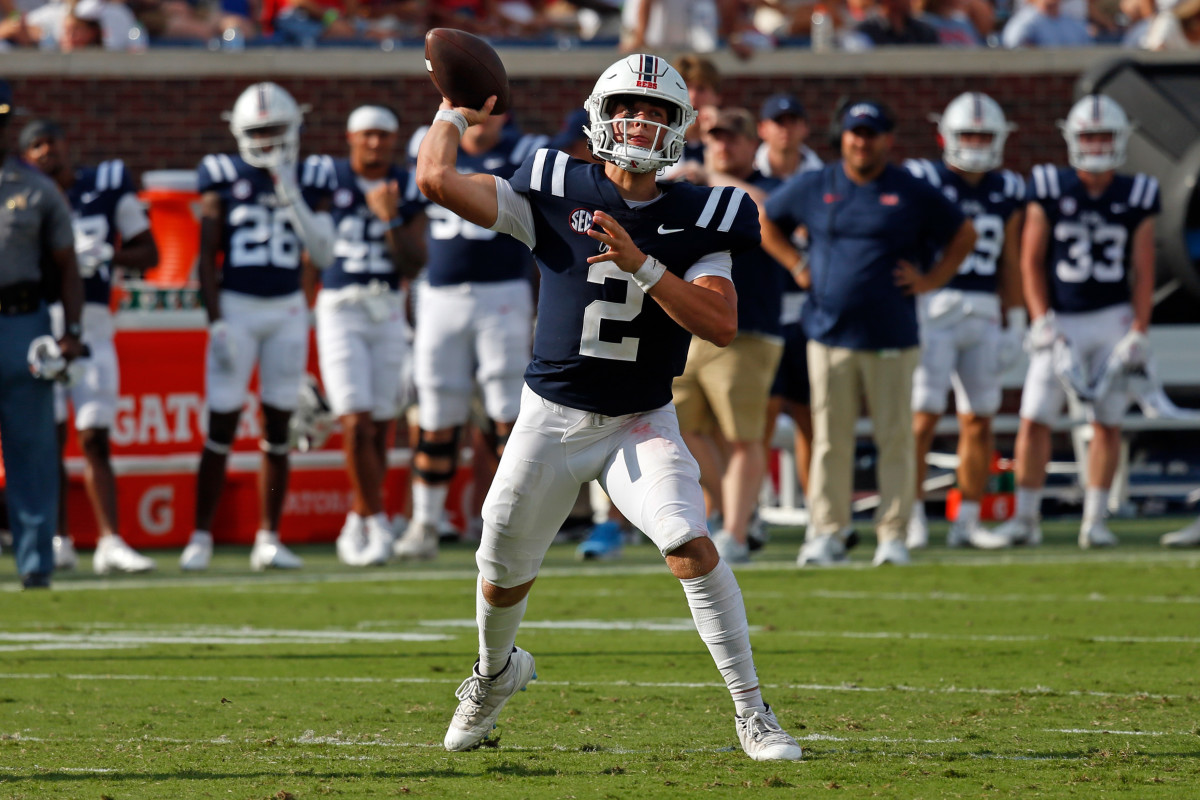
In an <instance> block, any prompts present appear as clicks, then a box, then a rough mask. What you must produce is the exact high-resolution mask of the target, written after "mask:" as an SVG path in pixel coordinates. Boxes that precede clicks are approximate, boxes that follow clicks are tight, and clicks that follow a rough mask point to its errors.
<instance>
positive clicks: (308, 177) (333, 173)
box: [300, 155, 338, 189]
mask: <svg viewBox="0 0 1200 800" xmlns="http://www.w3.org/2000/svg"><path fill="white" fill-rule="evenodd" d="M300 185H301V186H303V187H305V188H309V189H336V188H337V187H338V179H337V166H336V165H335V164H334V161H333V157H332V156H319V155H314V156H309V157H308V158H306V159H304V166H303V168H302V169H301V171H300Z"/></svg>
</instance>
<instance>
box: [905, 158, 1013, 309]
mask: <svg viewBox="0 0 1200 800" xmlns="http://www.w3.org/2000/svg"><path fill="white" fill-rule="evenodd" d="M904 165H905V166H906V167H908V171H909V172H911V173H912V174H913V175H916V176H917V177H918V178H922V179H924V180H927V181H929V183H930V184H931V185H933V186H936V187H937V188H938V189H941V191H942V194H944V195H946V198H947V199H948V200H949V201H950V202H952V203H957V204H958V207H959V208H961V209H962V211H963V213H964V214H966V215H967V216H968V217H970V218H971V223H972V224H973V225H974V226H975V250H974V252H972V253H971V254H970V255H969V256H967V257H966V258H965V259H963V263H962V266H960V267H959V268H958V274H956V275H955V276H954V277H953V278H951V279H950V282H949V283H947V284H946V287H947V288H950V289H961V290H962V291H966V292H987V293H989V294H994V293H995V292H996V284H997V274H998V273H999V270H1000V255H1001V253H1003V252H1004V226H1005V225H1007V224H1008V221H1009V219H1011V218H1012V215H1013V214H1015V213H1016V212H1017V211H1019V210H1020V209H1022V208H1024V207H1025V181H1024V179H1022V178H1021V176H1020V175H1018V174H1016V173H1015V172H1011V171H1009V170H1006V169H997V170H992V171H991V172H987V173H985V174H984V176H983V178H982V179H981V180H980V181H979V183H978V184H976V185H975V186H972V185H971V184H969V183H967V182H966V181H965V180H963V177H962V176H961V175H959V174H958V173H957V172H955V171H954V170H952V169H950V167H949V166H947V165H946V162H944V161H927V160H925V159H912V160H909V161H906V162H905V164H904ZM936 257H937V254H936V253H934V254H932V257H931V258H930V263H932V262H933V261H934V260H935V259H936Z"/></svg>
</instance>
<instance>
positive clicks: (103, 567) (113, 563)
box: [92, 536, 154, 575]
mask: <svg viewBox="0 0 1200 800" xmlns="http://www.w3.org/2000/svg"><path fill="white" fill-rule="evenodd" d="M152 569H154V559H152V558H147V557H146V556H144V555H142V554H141V553H139V552H138V551H137V550H134V549H133V548H132V547H130V546H129V545H127V544H125V540H124V539H122V538H121V537H120V536H101V537H100V541H99V542H97V543H96V552H95V554H94V555H93V556H92V571H93V572H95V573H96V574H97V575H107V574H109V573H110V572H149V571H150V570H152Z"/></svg>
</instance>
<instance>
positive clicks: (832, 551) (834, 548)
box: [796, 536, 846, 567]
mask: <svg viewBox="0 0 1200 800" xmlns="http://www.w3.org/2000/svg"><path fill="white" fill-rule="evenodd" d="M845 561H846V545H845V544H843V543H842V540H841V539H839V538H838V537H837V536H817V537H815V538H813V539H809V540H808V541H806V542H805V543H804V544H802V545H801V546H800V554H799V555H798V556H796V566H798V567H832V566H834V565H835V564H841V563H844V562H845Z"/></svg>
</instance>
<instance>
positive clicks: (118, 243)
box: [19, 120, 158, 575]
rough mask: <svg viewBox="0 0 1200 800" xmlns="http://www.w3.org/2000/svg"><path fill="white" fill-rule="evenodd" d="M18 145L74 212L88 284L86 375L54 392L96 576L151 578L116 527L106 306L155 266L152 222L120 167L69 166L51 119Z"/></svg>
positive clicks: (63, 533)
mask: <svg viewBox="0 0 1200 800" xmlns="http://www.w3.org/2000/svg"><path fill="white" fill-rule="evenodd" d="M19 143H20V149H21V156H22V157H23V158H24V159H25V160H26V161H27V162H28V163H30V164H33V165H34V166H35V167H37V168H38V169H39V170H41V171H42V172H43V173H44V174H45V175H46V176H47V177H49V178H50V179H51V180H53V181H54V182H55V183H56V184H57V185H58V187H59V188H60V189H61V190H62V193H63V195H65V196H66V198H67V201H68V202H69V203H70V205H71V211H72V223H73V226H74V230H75V260H76V262H77V263H78V265H79V274H80V275H81V276H82V277H83V293H84V305H83V317H82V321H83V343H84V344H85V345H87V346H88V348H89V350H90V352H89V353H88V357H87V358H84V359H82V360H81V361H80V367H81V369H82V370H83V374H82V376H81V377H80V378H79V379H78V380H77V381H76V382H75V384H74V385H73V386H71V387H70V388H66V387H61V386H56V387H55V389H56V392H55V406H56V408H55V412H56V414H55V415H56V417H57V419H56V421H57V422H58V440H59V448H60V449H59V452H60V454H61V448H62V447H63V446H64V445H65V444H66V439H67V400H68V399H69V400H70V403H71V406H72V407H73V410H74V412H75V430H76V434H77V436H78V439H79V449H80V450H82V451H83V457H84V461H85V464H86V467H85V469H84V473H83V479H84V485H85V486H86V488H87V495H88V499H89V500H90V501H91V506H92V513H93V514H94V515H95V518H96V525H97V527H98V528H99V531H100V537H99V539H98V541H97V542H96V552H95V556H94V558H93V560H92V569H93V571H94V572H95V573H96V574H97V575H105V574H108V573H110V572H148V571H149V570H152V569H154V561H153V560H152V559H150V558H147V557H146V556H143V555H142V554H141V553H138V552H137V551H135V550H134V549H133V548H131V547H130V546H129V545H128V544H126V543H125V540H124V539H122V538H121V534H120V527H119V526H118V524H117V479H116V475H114V474H113V468H112V461H111V459H110V454H109V453H110V445H109V430H110V429H111V428H112V426H113V422H114V421H115V419H116V414H117V393H118V384H119V383H120V368H119V366H118V364H117V350H116V347H115V346H114V344H113V333H114V323H113V315H112V312H111V311H110V310H109V299H110V295H111V291H112V279H113V271H114V269H116V268H118V267H119V268H123V269H126V270H129V271H132V272H135V273H140V272H142V271H144V270H146V269H149V268H150V267H153V266H154V265H155V264H157V263H158V248H157V247H156V246H155V243H154V236H153V235H152V234H151V232H150V220H149V219H148V218H147V217H146V210H145V208H143V207H142V204H141V202H140V201H139V200H138V198H137V190H136V189H135V187H134V183H133V179H132V178H131V177H130V176H129V173H128V171H127V170H126V169H125V164H124V163H123V162H121V161H120V160H113V161H104V162H101V163H100V164H99V165H97V166H96V167H78V168H76V167H75V166H74V165H73V164H72V163H71V161H70V157H69V154H68V150H67V143H66V139H65V137H64V136H63V132H62V129H61V128H60V127H59V126H58V125H56V124H55V123H53V122H51V121H50V120H34V121H32V122H30V123H29V124H27V125H26V126H25V127H24V128H23V129H22V130H21V136H20V140H19ZM55 312H57V313H55ZM51 313H52V316H54V317H59V319H56V320H55V321H56V322H58V323H61V314H62V308H61V306H55V307H53V308H52V310H51ZM60 458H61V456H60ZM62 478H63V480H62V490H61V493H60V506H59V521H60V525H59V534H58V535H57V536H55V537H54V566H55V568H57V569H73V568H74V567H75V565H76V563H77V561H78V556H77V555H76V553H75V546H74V542H73V541H72V539H71V535H70V529H69V527H68V526H67V524H66V498H65V495H66V491H67V486H66V471H65V470H63V471H62Z"/></svg>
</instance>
